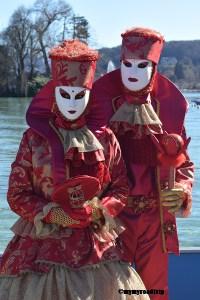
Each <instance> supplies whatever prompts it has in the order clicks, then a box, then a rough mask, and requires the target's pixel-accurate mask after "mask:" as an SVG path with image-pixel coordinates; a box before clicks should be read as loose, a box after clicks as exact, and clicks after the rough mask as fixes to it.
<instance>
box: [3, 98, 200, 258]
mask: <svg viewBox="0 0 200 300" xmlns="http://www.w3.org/2000/svg"><path fill="white" fill-rule="evenodd" d="M185 95H186V97H187V98H188V100H189V102H190V103H191V100H193V99H198V100H200V93H185ZM29 102H30V99H24V98H23V99H19V98H0V253H1V252H2V251H3V250H4V249H5V247H6V245H7V243H8V241H9V240H10V238H11V237H12V232H11V231H10V230H9V228H10V227H11V225H12V224H13V223H14V222H15V221H16V219H17V215H15V214H14V213H13V212H11V211H10V209H9V207H8V204H7V201H6V191H7V185H8V176H9V173H10V164H11V163H12V161H13V160H14V158H15V155H16V152H17V149H18V146H19V142H20V140H21V137H22V134H23V131H24V130H25V128H26V123H25V111H26V109H27V107H28V105H29ZM199 119H200V109H198V108H197V107H194V106H193V105H192V104H191V105H190V109H189V112H188V114H187V117H186V128H187V133H188V135H189V136H191V137H192V141H191V143H190V145H189V152H190V156H191V158H192V160H193V161H194V162H195V165H196V173H195V177H196V180H195V185H194V189H193V211H192V215H191V217H190V218H188V219H178V230H179V239H180V244H181V246H191V247H192V246H198V247H200V202H199V200H200V150H199V149H200V129H199Z"/></svg>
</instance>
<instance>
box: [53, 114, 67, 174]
mask: <svg viewBox="0 0 200 300" xmlns="http://www.w3.org/2000/svg"><path fill="white" fill-rule="evenodd" d="M49 126H50V127H51V128H52V129H53V131H54V132H55V133H56V134H57V135H58V137H59V139H60V141H61V143H62V145H63V149H64V139H63V136H62V134H61V133H60V132H59V130H58V129H57V128H56V127H55V126H54V124H53V122H52V120H49ZM66 165H67V167H66V179H69V178H70V170H69V168H70V166H69V164H68V163H67V164H66Z"/></svg>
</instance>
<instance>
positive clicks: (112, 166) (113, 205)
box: [101, 130, 129, 217]
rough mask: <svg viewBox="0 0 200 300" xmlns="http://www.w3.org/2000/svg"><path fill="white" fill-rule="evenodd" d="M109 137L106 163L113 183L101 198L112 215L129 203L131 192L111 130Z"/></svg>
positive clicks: (118, 147) (115, 214)
mask: <svg viewBox="0 0 200 300" xmlns="http://www.w3.org/2000/svg"><path fill="white" fill-rule="evenodd" d="M108 133H109V138H107V139H106V142H107V145H106V146H105V148H106V149H107V151H106V152H107V153H105V154H106V164H107V166H108V167H109V172H110V177H111V183H110V185H109V187H108V189H107V192H106V193H105V195H103V198H102V200H101V204H102V206H103V207H104V208H105V209H106V210H107V212H108V213H109V214H110V216H112V217H115V216H117V215H118V214H119V213H120V212H121V210H122V209H123V208H124V207H125V206H126V204H127V197H128V193H129V187H128V179H127V172H126V168H125V164H124V161H123V159H122V155H121V150H120V146H119V143H118V141H117V139H116V137H115V135H114V133H113V132H112V131H111V130H110V131H109V132H108Z"/></svg>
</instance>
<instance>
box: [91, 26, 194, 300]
mask: <svg viewBox="0 0 200 300" xmlns="http://www.w3.org/2000/svg"><path fill="white" fill-rule="evenodd" d="M122 37H123V42H122V49H121V60H122V61H123V60H126V59H127V60H128V63H129V64H130V62H129V59H133V60H134V59H136V61H137V60H148V61H150V62H151V63H152V69H153V72H152V77H151V80H150V82H149V84H148V85H147V86H146V87H145V88H143V89H142V90H140V91H136V92H133V91H129V90H128V89H127V88H125V87H124V85H123V84H122V74H120V70H119V69H117V70H115V71H113V72H111V73H108V74H106V75H105V76H103V77H101V78H100V79H98V80H97V81H96V82H95V83H94V85H93V89H92V94H91V98H92V99H91V110H90V114H89V115H88V116H87V122H88V125H89V126H90V128H93V129H95V128H96V126H97V127H99V126H101V127H105V126H107V125H108V124H109V122H110V126H111V128H112V129H113V131H114V132H115V134H116V136H117V138H118V141H119V143H120V146H121V149H122V155H123V158H124V160H125V162H126V167H127V170H128V176H129V182H130V188H131V192H130V196H129V199H128V208H127V209H126V210H125V211H123V212H122V213H121V219H122V220H123V222H124V224H126V226H128V227H129V231H127V232H125V233H123V236H124V244H123V246H124V247H125V249H126V250H125V255H124V259H125V260H128V261H130V262H132V263H134V264H135V267H136V270H137V272H138V273H139V274H140V276H141V278H142V280H143V281H144V284H145V286H146V288H147V289H163V290H164V291H165V294H164V295H161V296H160V295H154V296H153V295H152V296H151V297H152V298H151V299H156V300H158V299H163V300H164V299H168V291H167V289H168V254H167V253H169V252H173V253H176V254H178V253H179V246H178V236H177V228H176V219H175V215H174V214H171V213H169V212H168V209H167V207H164V206H162V202H161V194H162V191H163V190H164V189H167V188H168V186H169V185H168V183H169V172H170V165H168V166H166V164H165V165H163V164H162V163H161V161H160V160H159V157H160V156H159V155H160V149H161V148H162V145H161V141H162V139H163V136H165V135H167V133H176V134H178V135H181V136H182V138H183V140H184V143H186V135H185V128H184V118H185V113H186V111H187V109H188V103H187V102H186V100H185V98H184V96H183V95H182V94H181V92H180V91H179V90H178V88H177V87H176V86H175V85H174V84H173V83H172V82H170V81H169V80H168V79H167V78H165V77H164V76H162V75H160V74H159V73H158V72H157V70H156V66H157V63H158V61H159V57H160V53H161V51H162V47H163V42H164V40H163V37H162V36H161V35H160V34H159V33H158V32H155V31H153V30H149V29H144V28H134V29H131V30H128V31H127V32H125V33H124V34H123V35H122ZM128 63H126V64H127V66H129V65H128ZM134 80H135V79H134ZM132 81H133V80H132ZM135 81H136V80H135ZM155 113H156V115H155ZM184 155H185V156H186V160H185V162H184V163H182V164H181V165H180V166H179V167H177V168H176V174H175V181H176V183H175V186H179V187H181V188H183V189H184V201H183V203H182V206H181V208H180V210H179V212H178V214H179V215H181V216H183V217H187V216H188V215H189V214H190V211H191V187H192V182H193V164H192V162H191V161H190V160H189V157H188V155H187V153H185V154H184ZM130 229H131V230H130Z"/></svg>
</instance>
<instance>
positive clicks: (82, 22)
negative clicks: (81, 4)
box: [71, 15, 90, 42]
mask: <svg viewBox="0 0 200 300" xmlns="http://www.w3.org/2000/svg"><path fill="white" fill-rule="evenodd" d="M71 22H72V38H73V39H79V40H81V41H83V42H88V39H89V37H90V34H89V23H88V21H87V20H86V18H85V17H83V16H82V17H80V16H75V15H74V16H73V17H72V20H71Z"/></svg>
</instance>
